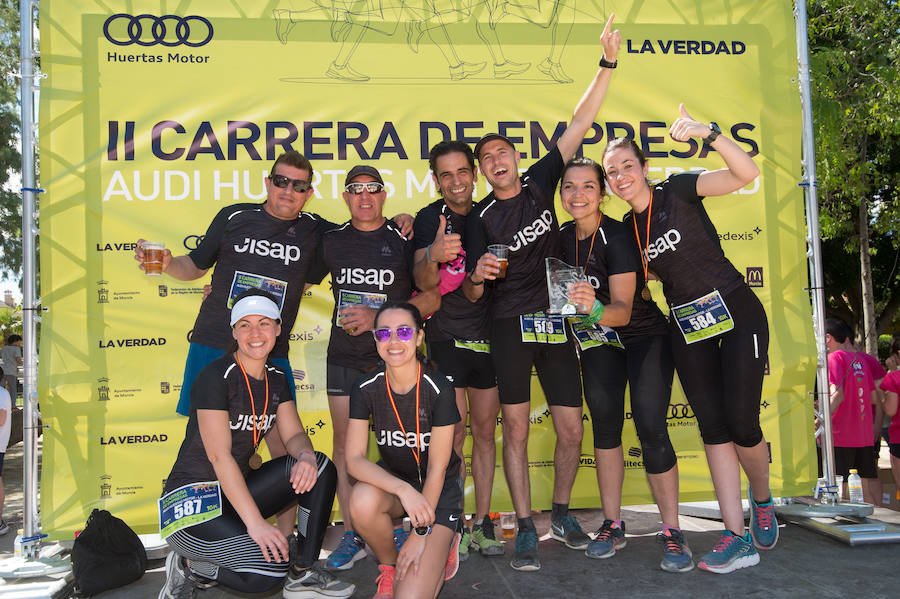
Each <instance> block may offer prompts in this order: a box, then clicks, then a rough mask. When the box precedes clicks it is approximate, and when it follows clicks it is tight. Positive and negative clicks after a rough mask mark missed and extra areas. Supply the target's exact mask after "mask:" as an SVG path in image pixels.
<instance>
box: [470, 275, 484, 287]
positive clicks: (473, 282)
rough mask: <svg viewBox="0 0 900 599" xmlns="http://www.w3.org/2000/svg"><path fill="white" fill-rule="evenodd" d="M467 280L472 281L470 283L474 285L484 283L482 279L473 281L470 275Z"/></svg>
mask: <svg viewBox="0 0 900 599" xmlns="http://www.w3.org/2000/svg"><path fill="white" fill-rule="evenodd" d="M469 282H470V283H472V285H475V286H476V287H478V286H479V285H484V279H481V280H480V281H478V282H477V283H476V282H475V281H473V280H472V277H469Z"/></svg>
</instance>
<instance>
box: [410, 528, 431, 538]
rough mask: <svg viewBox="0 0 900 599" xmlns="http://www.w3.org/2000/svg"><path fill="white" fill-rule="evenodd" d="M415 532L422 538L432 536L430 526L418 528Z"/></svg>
mask: <svg viewBox="0 0 900 599" xmlns="http://www.w3.org/2000/svg"><path fill="white" fill-rule="evenodd" d="M413 532H414V533H416V534H417V535H419V536H420V537H425V536H428V535H430V534H431V527H430V526H416V527H415V528H414V529H413Z"/></svg>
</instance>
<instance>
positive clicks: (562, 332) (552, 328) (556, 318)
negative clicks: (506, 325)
mask: <svg viewBox="0 0 900 599" xmlns="http://www.w3.org/2000/svg"><path fill="white" fill-rule="evenodd" d="M519 323H520V325H521V330H522V342H523V343H565V342H566V340H567V339H568V337H567V336H566V325H565V318H564V317H563V316H561V315H559V314H546V313H545V312H535V313H534V314H522V315H521V316H519Z"/></svg>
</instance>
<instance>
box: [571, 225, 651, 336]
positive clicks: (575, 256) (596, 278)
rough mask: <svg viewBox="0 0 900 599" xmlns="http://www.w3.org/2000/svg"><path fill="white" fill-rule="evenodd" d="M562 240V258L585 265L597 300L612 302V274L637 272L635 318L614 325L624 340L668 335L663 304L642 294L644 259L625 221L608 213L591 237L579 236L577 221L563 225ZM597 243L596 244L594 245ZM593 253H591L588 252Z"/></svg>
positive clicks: (632, 312)
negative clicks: (641, 260) (610, 292)
mask: <svg viewBox="0 0 900 599" xmlns="http://www.w3.org/2000/svg"><path fill="white" fill-rule="evenodd" d="M559 236H560V240H561V242H562V259H563V260H564V261H565V262H566V263H568V264H571V265H572V266H582V267H584V274H585V276H586V277H587V279H588V282H589V283H590V284H591V287H593V288H594V290H595V292H596V295H597V299H598V300H600V302H601V303H603V304H604V305H608V304H609V301H610V299H609V277H610V276H612V275H617V274H622V273H629V272H633V273H635V275H636V277H635V289H634V298H633V300H632V304H631V320H630V321H629V322H628V324H626V325H625V326H621V327H613V328H614V329H615V330H616V332H617V333H618V334H619V338H620V339H621V340H622V342H623V343H627V342H628V341H630V340H633V339H637V338H640V337H643V336H646V335H665V334H666V319H665V316H663V314H662V312H660V310H659V307H658V306H657V305H656V304H655V303H654V302H653V301H652V300H651V301H649V302H648V301H645V300H644V299H643V298H642V297H641V289H643V285H644V273H643V269H642V267H641V263H640V258H639V257H638V255H637V253H636V252H635V251H634V242H633V240H632V239H631V237H633V235H631V234H630V233H629V231H628V229H626V228H625V227H624V226H623V225H622V223H621V222H619V221H617V220H616V219H614V218H611V217H609V216H608V215H606V214H604V215H603V216H602V217H601V220H600V226H599V228H598V229H597V233H596V235H595V236H594V239H593V244H592V243H591V238H590V237H588V238H587V239H582V240H578V239H577V238H576V231H575V221H569V222H567V223H565V224H563V225H562V226H560V228H559ZM592 245H593V247H592ZM589 253H590V256H589V255H588V254H589Z"/></svg>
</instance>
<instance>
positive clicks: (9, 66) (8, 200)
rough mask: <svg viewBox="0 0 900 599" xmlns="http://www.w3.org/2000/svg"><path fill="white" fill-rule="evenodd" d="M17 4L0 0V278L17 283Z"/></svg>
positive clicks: (19, 250) (19, 206)
mask: <svg viewBox="0 0 900 599" xmlns="http://www.w3.org/2000/svg"><path fill="white" fill-rule="evenodd" d="M18 71H19V3H18V2H15V1H13V0H0V274H4V275H6V276H8V277H9V278H13V279H19V278H20V277H21V273H22V198H21V195H20V194H19V190H18V189H14V190H8V189H6V188H5V187H6V185H7V183H8V182H9V179H10V174H11V173H18V172H20V171H21V168H22V157H21V155H20V154H19V107H18V103H17V102H18V100H17V98H16V92H17V87H18V85H19V80H18V79H14V78H11V77H8V76H7V75H6V74H7V73H10V72H14V73H17V72H18Z"/></svg>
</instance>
